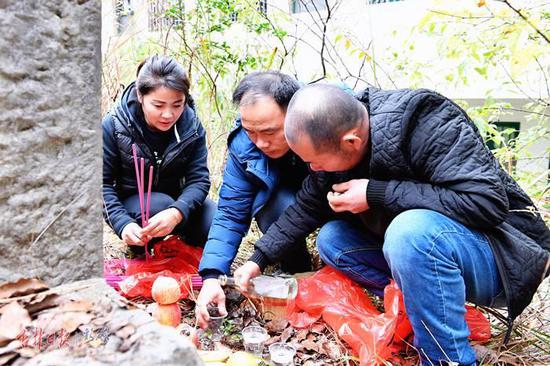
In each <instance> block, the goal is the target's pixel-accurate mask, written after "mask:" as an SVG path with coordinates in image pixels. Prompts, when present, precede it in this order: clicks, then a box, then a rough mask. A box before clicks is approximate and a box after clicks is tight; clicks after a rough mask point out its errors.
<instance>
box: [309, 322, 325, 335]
mask: <svg viewBox="0 0 550 366" xmlns="http://www.w3.org/2000/svg"><path fill="white" fill-rule="evenodd" d="M326 328H327V327H326V326H325V324H323V323H315V324H313V325H312V326H311V329H310V330H311V331H312V332H313V333H318V334H321V333H323V331H324V330H325V329H326Z"/></svg>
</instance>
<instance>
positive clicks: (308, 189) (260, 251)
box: [249, 174, 333, 270]
mask: <svg viewBox="0 0 550 366" xmlns="http://www.w3.org/2000/svg"><path fill="white" fill-rule="evenodd" d="M329 187H330V185H329V184H328V183H326V181H325V180H324V179H322V177H320V176H318V175H317V174H312V175H309V176H308V177H306V179H304V182H303V184H302V188H301V190H300V191H298V193H297V195H296V202H295V203H294V204H292V205H290V206H289V207H288V208H287V209H286V211H285V212H284V213H283V214H282V215H281V216H280V217H279V219H278V220H277V221H276V222H274V223H273V224H272V225H271V226H270V227H269V230H267V232H266V233H265V234H264V235H263V236H262V237H261V238H260V240H258V241H257V242H256V245H255V247H256V250H255V252H254V254H253V255H252V257H251V258H250V259H249V260H251V261H253V262H255V263H256V264H258V265H259V266H260V268H261V269H262V270H263V269H264V268H265V266H266V265H267V264H269V263H274V262H277V261H279V260H280V259H281V258H282V257H283V256H284V255H285V253H286V252H287V251H288V250H289V249H290V247H291V246H292V245H293V244H294V243H295V242H296V241H298V240H299V239H300V238H303V237H305V236H306V235H308V234H310V233H311V232H313V231H314V230H315V229H316V228H318V227H319V226H320V225H321V224H322V223H323V222H324V221H325V220H326V219H327V218H328V217H330V216H331V215H332V214H333V212H332V210H331V209H330V206H329V205H328V202H327V198H326V195H327V193H328V191H329Z"/></svg>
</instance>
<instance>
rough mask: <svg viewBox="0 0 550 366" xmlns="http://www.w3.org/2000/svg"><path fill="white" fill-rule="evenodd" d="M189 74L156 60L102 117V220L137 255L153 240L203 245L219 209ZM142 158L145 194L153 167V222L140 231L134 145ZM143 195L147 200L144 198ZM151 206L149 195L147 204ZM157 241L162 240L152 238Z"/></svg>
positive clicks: (140, 70) (173, 64)
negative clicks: (172, 238) (171, 237)
mask: <svg viewBox="0 0 550 366" xmlns="http://www.w3.org/2000/svg"><path fill="white" fill-rule="evenodd" d="M189 87H190V82H189V79H188V77H187V74H186V72H185V69H184V68H183V67H182V65H180V64H179V63H177V62H176V61H175V60H173V59H171V58H169V57H165V56H152V57H149V58H148V59H147V60H145V61H144V62H143V63H142V64H141V65H140V66H139V67H138V70H137V80H136V81H135V82H134V83H132V84H130V85H129V86H128V87H127V88H126V90H125V91H124V93H123V95H122V98H121V100H120V101H119V102H118V104H117V105H116V106H115V108H114V109H113V111H111V112H110V113H108V114H107V115H106V116H105V118H104V120H103V200H104V202H105V205H104V210H103V212H104V216H105V220H106V221H107V223H108V224H109V225H110V226H111V227H112V228H113V229H114V231H115V232H116V234H117V235H118V236H119V237H120V238H121V239H122V240H123V241H124V242H125V243H126V244H127V245H129V246H130V248H131V250H132V251H133V252H134V253H135V254H139V253H141V252H143V249H142V248H140V247H143V246H144V245H145V244H146V243H148V242H149V241H150V240H152V239H153V240H160V239H162V238H163V237H165V236H166V235H168V234H179V235H181V236H182V237H183V238H184V240H186V241H187V242H188V243H190V244H193V245H198V246H203V245H204V243H205V241H206V237H207V234H208V229H209V227H210V223H211V221H212V216H213V214H214V211H215V204H214V203H213V202H212V201H211V200H209V199H206V195H207V194H208V190H209V188H210V180H209V172H208V167H207V150H206V140H205V135H206V133H205V130H204V128H203V127H202V125H201V123H200V121H199V119H198V117H197V115H196V114H195V109H194V103H193V99H192V98H191V95H190V94H189ZM134 144H135V146H136V152H137V156H138V159H140V158H144V160H145V174H144V180H145V181H144V184H143V187H145V191H147V188H146V187H148V185H149V179H148V178H149V167H150V166H153V174H154V175H153V179H152V189H151V191H152V193H151V200H150V201H151V202H150V218H149V221H148V224H147V225H146V226H145V227H142V226H141V222H142V220H141V219H142V218H141V216H142V213H141V211H142V210H141V207H140V198H139V195H138V189H137V180H136V171H135V165H134V157H133V151H132V145H134ZM145 196H146V195H145ZM145 206H147V199H146V197H145V202H144V207H145ZM154 238H159V239H154Z"/></svg>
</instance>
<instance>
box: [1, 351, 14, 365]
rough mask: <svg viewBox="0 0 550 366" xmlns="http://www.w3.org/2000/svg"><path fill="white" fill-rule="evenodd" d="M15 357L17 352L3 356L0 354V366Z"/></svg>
mask: <svg viewBox="0 0 550 366" xmlns="http://www.w3.org/2000/svg"><path fill="white" fill-rule="evenodd" d="M15 357H17V353H9V354H7V355H4V356H0V366H3V365H7V364H8V362H10V361H11V360H13V359H14V358H15Z"/></svg>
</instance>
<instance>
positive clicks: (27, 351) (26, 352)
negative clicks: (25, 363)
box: [15, 347, 40, 358]
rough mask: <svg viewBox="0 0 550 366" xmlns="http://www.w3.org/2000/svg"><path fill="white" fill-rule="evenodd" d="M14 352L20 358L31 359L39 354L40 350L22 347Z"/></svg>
mask: <svg viewBox="0 0 550 366" xmlns="http://www.w3.org/2000/svg"><path fill="white" fill-rule="evenodd" d="M15 352H17V353H18V354H19V356H21V357H25V358H33V357H34V356H36V355H37V354H39V353H40V350H39V349H38V348H32V347H23V348H20V349H18V350H17V351H15Z"/></svg>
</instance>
